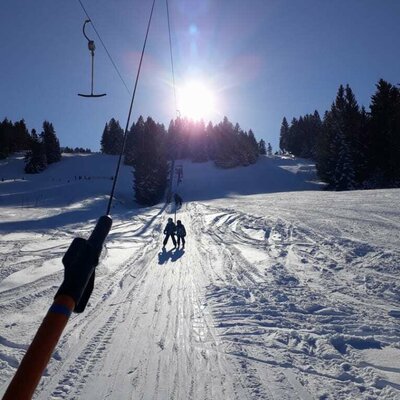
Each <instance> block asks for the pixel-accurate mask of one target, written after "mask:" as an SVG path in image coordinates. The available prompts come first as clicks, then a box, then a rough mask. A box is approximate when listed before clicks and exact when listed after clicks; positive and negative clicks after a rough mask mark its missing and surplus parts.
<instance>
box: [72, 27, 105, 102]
mask: <svg viewBox="0 0 400 400" xmlns="http://www.w3.org/2000/svg"><path fill="white" fill-rule="evenodd" d="M88 22H91V21H90V19H87V20H86V21H85V23H84V24H83V28H82V31H83V36H85V38H86V39H87V41H88V48H89V51H90V54H91V55H92V77H91V78H92V79H91V86H90V87H91V90H90V94H81V93H78V96H82V97H103V96H105V95H106V93H102V94H93V80H94V51H95V50H96V46H95V44H94V40H90V39H89V38H88V36H87V35H86V32H85V28H86V24H87V23H88Z"/></svg>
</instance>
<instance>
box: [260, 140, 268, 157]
mask: <svg viewBox="0 0 400 400" xmlns="http://www.w3.org/2000/svg"><path fill="white" fill-rule="evenodd" d="M258 152H259V153H260V154H261V155H264V156H265V155H266V154H267V148H266V146H265V140H264V139H261V140H260V141H259V142H258Z"/></svg>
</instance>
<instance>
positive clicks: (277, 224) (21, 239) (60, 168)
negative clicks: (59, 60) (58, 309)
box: [0, 155, 400, 399]
mask: <svg viewBox="0 0 400 400" xmlns="http://www.w3.org/2000/svg"><path fill="white" fill-rule="evenodd" d="M115 161H116V158H115V157H106V156H101V155H86V156H70V157H68V158H66V159H64V160H63V161H62V162H61V163H59V164H57V165H52V166H50V168H49V169H48V170H46V171H45V172H44V173H43V174H40V175H37V176H27V175H23V174H22V173H21V171H22V160H21V159H12V160H6V161H4V160H3V161H2V162H1V165H0V213H1V216H2V218H1V222H0V235H1V237H0V265H1V267H0V395H1V394H2V393H3V392H4V391H5V388H6V386H7V383H8V381H9V380H10V378H11V376H12V375H13V373H14V372H15V369H16V367H17V366H18V362H19V360H20V359H21V358H22V356H23V354H24V352H25V349H26V348H27V346H28V344H29V343H30V341H31V339H32V336H33V335H34V333H35V331H36V329H37V327H38V325H39V323H40V321H41V319H42V317H43V315H44V314H45V312H46V310H47V308H48V307H49V305H50V304H51V300H52V297H53V296H54V293H55V292H56V290H57V287H58V285H59V284H60V282H61V279H62V265H61V261H60V260H61V257H62V255H63V254H64V252H65V250H66V248H67V247H68V245H69V244H70V242H71V240H72V239H73V238H74V237H75V236H76V235H81V236H83V237H87V235H88V234H89V233H90V231H91V229H93V226H94V223H95V219H96V218H97V217H98V216H99V215H101V214H102V213H103V212H104V210H105V206H106V195H105V193H106V192H108V191H109V190H110V188H111V184H112V182H111V179H110V176H111V175H112V173H113V170H114V166H115ZM182 164H183V168H184V179H183V183H182V184H181V185H179V186H178V190H179V192H180V193H181V194H182V197H183V198H184V200H185V203H184V205H183V207H182V208H181V209H180V210H178V211H177V218H178V219H181V220H182V222H183V223H184V224H185V226H186V229H187V231H188V236H187V246H186V248H185V249H184V250H182V249H178V250H173V249H172V244H171V243H169V244H168V245H167V248H166V250H165V251H163V250H162V249H161V241H162V234H161V232H162V229H163V226H164V224H165V222H166V219H167V217H169V216H174V211H175V210H174V207H172V206H171V205H168V206H164V205H159V206H156V207H152V208H146V209H140V208H137V207H135V206H134V203H133V201H132V198H133V194H132V189H131V186H132V183H131V180H132V175H131V172H130V169H129V168H126V167H124V168H123V170H122V175H121V181H120V183H119V185H118V189H117V199H118V200H117V202H116V203H115V207H114V208H113V218H114V225H113V229H112V231H111V233H110V235H109V238H108V240H107V243H106V245H105V249H104V251H103V254H102V260H101V263H100V265H99V267H98V271H97V281H96V287H95V290H94V293H93V296H92V298H91V301H90V304H89V307H88V308H87V310H86V311H85V313H84V314H83V315H74V316H73V317H72V318H71V320H70V322H69V324H68V326H67V328H66V330H65V332H64V335H63V337H62V339H61V341H60V343H59V346H58V348H57V351H56V353H55V354H54V356H53V358H52V360H51V362H50V364H49V366H48V369H47V371H46V374H45V376H44V377H43V378H42V381H41V383H40V386H39V388H38V390H37V394H36V396H35V398H36V399H396V398H400V361H399V360H400V328H399V322H400V282H399V278H398V277H399V270H400V250H399V243H400V234H399V232H400V230H399V228H400V203H399V201H398V199H399V195H400V190H377V191H362V192H346V193H329V192H323V191H319V190H318V188H319V187H320V186H319V185H318V184H317V183H315V182H313V175H312V166H311V165H309V164H308V163H306V162H305V161H302V160H291V159H286V160H282V159H270V158H263V159H261V160H260V161H259V162H258V163H257V164H256V165H253V166H249V167H246V168H238V169H234V170H226V171H225V170H216V169H215V168H214V167H213V166H212V164H211V163H205V164H191V163H187V162H183V163H182ZM79 176H80V177H81V179H79ZM3 177H4V181H3V182H1V179H2V178H3ZM23 177H24V178H25V179H21V178H23ZM14 180H15V181H14Z"/></svg>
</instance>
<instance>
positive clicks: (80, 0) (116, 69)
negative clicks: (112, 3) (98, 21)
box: [78, 0, 131, 94]
mask: <svg viewBox="0 0 400 400" xmlns="http://www.w3.org/2000/svg"><path fill="white" fill-rule="evenodd" d="M78 2H79V4H80V6H81V7H82V10H83V12H84V13H85V14H86V17H87V19H89V20H90V22H91V24H92V27H93V30H94V31H95V32H96V35H97V37H98V38H99V40H100V43H101V44H102V46H103V48H104V50H105V51H106V53H107V56H108V58H109V59H110V61H111V64H112V65H113V67H114V69H115V71H116V73H117V74H118V76H119V79H121V82H122V83H123V85H124V86H125V89H126V90H127V92H128V93H129V94H131V91H130V90H129V88H128V85H127V84H126V83H125V81H124V78H123V77H122V75H121V73H120V72H119V69H118V67H117V65H116V64H115V62H114V60H113V58H112V57H111V54H110V52H109V51H108V49H107V46H106V45H105V44H104V42H103V39H102V38H101V36H100V33H99V32H98V30H97V28H96V25H95V24H94V22H93V19H92V18H91V17H90V15H89V13H88V12H87V10H86V8H85V6H84V5H83V3H82V0H78Z"/></svg>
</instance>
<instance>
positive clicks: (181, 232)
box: [176, 219, 186, 249]
mask: <svg viewBox="0 0 400 400" xmlns="http://www.w3.org/2000/svg"><path fill="white" fill-rule="evenodd" d="M176 236H177V238H178V248H179V246H180V245H181V239H182V249H184V248H185V236H186V229H185V226H184V225H183V224H182V222H181V220H180V219H178V221H176Z"/></svg>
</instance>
